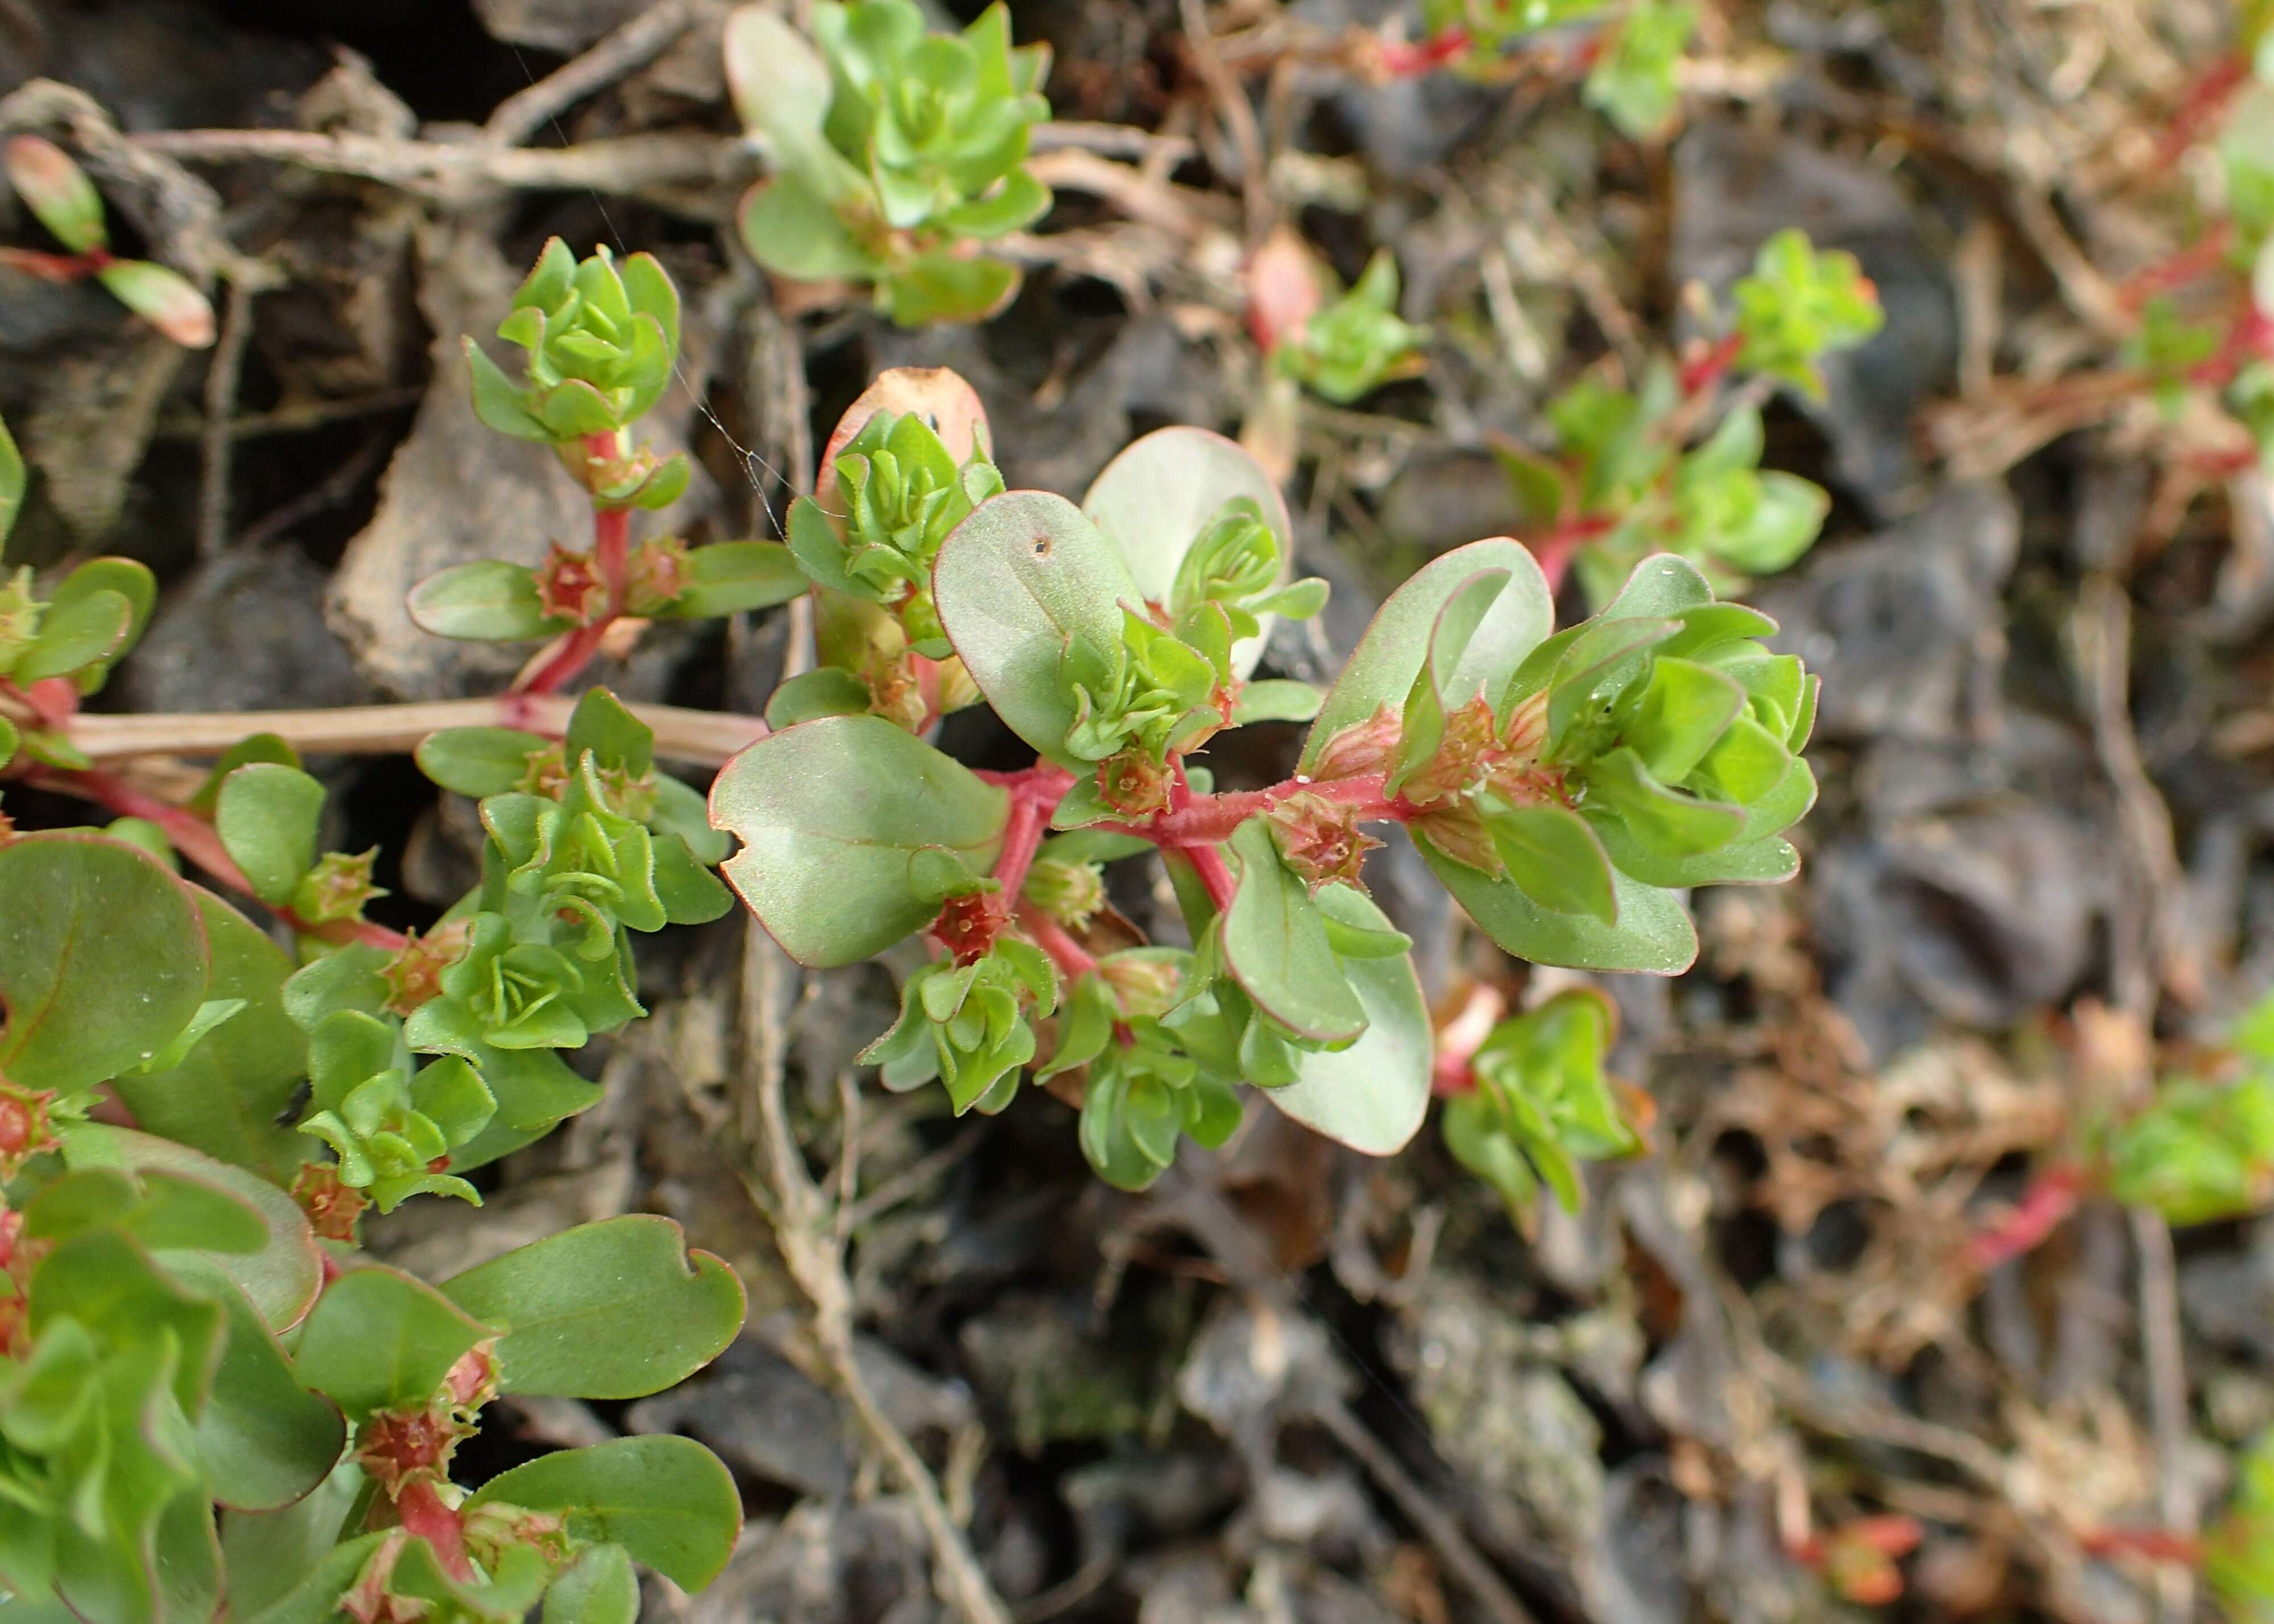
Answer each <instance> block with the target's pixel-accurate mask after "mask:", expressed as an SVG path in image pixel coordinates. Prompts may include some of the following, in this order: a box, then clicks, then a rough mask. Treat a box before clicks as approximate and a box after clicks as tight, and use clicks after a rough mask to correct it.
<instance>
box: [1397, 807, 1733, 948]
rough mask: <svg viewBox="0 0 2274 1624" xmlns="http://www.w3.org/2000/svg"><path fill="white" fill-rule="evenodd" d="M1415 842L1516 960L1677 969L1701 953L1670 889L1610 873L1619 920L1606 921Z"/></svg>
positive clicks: (1459, 899) (1447, 884) (1482, 927)
mask: <svg viewBox="0 0 2274 1624" xmlns="http://www.w3.org/2000/svg"><path fill="white" fill-rule="evenodd" d="M1414 845H1416V846H1419V848H1420V851H1421V855H1422V857H1423V859H1424V860H1425V861H1427V863H1428V865H1429V868H1430V869H1431V871H1432V872H1433V873H1434V874H1435V875H1436V876H1437V879H1438V882H1439V883H1441V884H1442V885H1443V886H1444V888H1445V889H1446V890H1447V891H1450V892H1452V893H1453V900H1454V901H1456V902H1457V903H1459V904H1460V905H1461V906H1462V907H1463V908H1464V909H1465V910H1466V911H1467V914H1468V915H1469V917H1470V918H1471V919H1472V920H1474V921H1476V922H1477V928H1478V929H1480V930H1482V931H1483V932H1484V933H1485V934H1486V935H1487V936H1490V937H1491V938H1492V939H1493V940H1494V941H1495V942H1496V943H1498V944H1500V945H1501V947H1502V949H1503V950H1505V951H1508V952H1510V953H1511V954H1513V955H1515V956H1516V957H1517V958H1518V959H1529V960H1530V961H1531V962H1532V963H1533V964H1544V965H1562V966H1566V967H1568V968H1570V969H1574V970H1632V971H1640V972H1644V973H1647V974H1653V975H1678V974H1681V973H1682V972H1683V971H1684V970H1686V969H1688V968H1689V967H1690V964H1691V962H1692V961H1694V960H1695V959H1697V957H1698V931H1697V929H1696V927H1695V926H1693V925H1692V924H1691V923H1690V912H1689V910H1688V909H1686V908H1684V907H1683V906H1682V899H1681V898H1679V897H1677V896H1675V894H1674V893H1673V892H1672V891H1660V890H1659V889H1657V888H1656V887H1654V886H1649V885H1644V884H1641V883H1638V882H1637V881H1634V880H1630V879H1629V878H1627V876H1624V875H1623V874H1621V875H1614V876H1612V894H1613V896H1614V898H1615V900H1616V903H1617V912H1618V923H1617V924H1615V925H1606V924H1604V923H1603V922H1602V921H1600V919H1594V918H1590V917H1589V916H1587V915H1585V914H1557V913H1553V912H1550V911H1549V910H1548V909H1546V908H1543V907H1541V906H1540V905H1539V904H1538V903H1536V902H1534V901H1532V899H1531V898H1529V897H1526V896H1525V894H1524V892H1523V891H1522V890H1521V889H1519V888H1518V887H1517V886H1516V885H1515V884H1513V883H1510V882H1509V881H1507V880H1495V879H1492V878H1489V877H1487V876H1485V875H1482V874H1480V873H1479V872H1478V871H1477V870H1476V869H1474V868H1470V867H1469V866H1468V865H1467V864H1466V863H1461V862H1456V861H1453V860H1452V859H1451V858H1449V857H1446V856H1444V855H1442V854H1441V853H1438V852H1437V851H1436V850H1434V848H1433V847H1432V846H1430V845H1429V842H1428V841H1427V838H1421V839H1417V840H1416V841H1415V842H1414Z"/></svg>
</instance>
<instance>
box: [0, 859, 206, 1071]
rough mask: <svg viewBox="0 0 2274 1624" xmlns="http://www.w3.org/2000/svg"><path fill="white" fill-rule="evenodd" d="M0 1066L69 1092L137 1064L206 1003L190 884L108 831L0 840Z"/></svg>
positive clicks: (202, 936)
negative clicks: (4, 901)
mask: <svg viewBox="0 0 2274 1624" xmlns="http://www.w3.org/2000/svg"><path fill="white" fill-rule="evenodd" d="M0 897H5V898H8V899H9V906H6V907H4V908H0V1008H4V1009H5V1010H6V1011H7V1022H6V1025H5V1026H0V1073H4V1074H5V1075H6V1076H7V1077H8V1078H9V1079H11V1081H13V1082H14V1083H15V1084H16V1085H17V1086H19V1087H24V1088H52V1089H55V1090H56V1091H57V1092H59V1093H63V1094H72V1093H75V1092H76V1091H78V1090H79V1089H82V1088H90V1087H93V1086H94V1085H95V1084H97V1083H100V1082H102V1081H104V1080H106V1079H109V1078H112V1077H116V1076H117V1075H118V1074H119V1073H120V1072H122V1071H126V1070H128V1069H129V1068H130V1067H132V1066H136V1065H139V1064H141V1063H142V1062H144V1061H146V1060H147V1059H149V1058H150V1057H151V1056H154V1055H155V1054H157V1053H158V1052H159V1050H161V1049H163V1048H164V1047H165V1046H166V1044H167V1042H168V1041H170V1040H171V1039H172V1037H173V1036H174V1034H176V1033H177V1032H179V1031H180V1030H181V1029H182V1028H183V1027H184V1026H186V1025H188V1024H189V1021H190V1019H191V1018H192V1016H194V1015H195V1014H196V1013H197V1012H198V1006H199V1005H200V1004H202V1003H203V1002H204V999H205V988H206V978H207V964H208V959H207V944H206V933H205V927H204V925H203V923H202V922H201V921H200V916H199V913H198V908H197V905H196V903H195V902H194V901H193V900H192V893H191V891H190V888H189V887H188V886H186V885H184V883H182V882H181V881H180V880H177V879H176V878H175V877H174V876H172V875H171V874H169V873H168V872H167V871H166V870H165V869H164V868H161V867H159V866H158V864H157V863H155V862H154V861H151V859H150V858H149V857H148V856H147V855H146V854H145V853H141V852H139V851H138V850H136V849H135V848H134V847H132V846H124V845H122V844H120V843H119V842H117V841H115V840H105V839H102V838H96V837H91V836H87V835H76V834H30V835H21V836H19V837H18V838H15V839H13V840H11V841H8V842H6V843H5V844H4V845H0Z"/></svg>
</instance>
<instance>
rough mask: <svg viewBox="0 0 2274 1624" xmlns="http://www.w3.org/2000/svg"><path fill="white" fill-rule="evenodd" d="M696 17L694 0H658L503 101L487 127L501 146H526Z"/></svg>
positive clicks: (665, 45)
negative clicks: (578, 53) (568, 111)
mask: <svg viewBox="0 0 2274 1624" xmlns="http://www.w3.org/2000/svg"><path fill="white" fill-rule="evenodd" d="M694 20H695V13H694V11H693V10H692V9H691V8H690V7H689V4H688V0H656V3H655V4H652V5H651V6H649V7H648V9H647V10H645V11H642V12H640V13H639V14H638V15H637V16H636V17H634V18H633V19H631V21H629V22H628V23H626V24H625V25H624V26H622V27H621V28H618V29H617V30H616V31H615V32H614V33H613V34H609V35H607V36H606V38H605V39H602V40H601V41H599V43H598V44H596V45H594V46H593V47H592V48H591V49H590V50H587V51H586V52H585V53H584V55H583V56H578V57H576V59H575V60H574V61H572V62H569V63H565V64H562V65H561V66H560V67H558V68H555V69H554V70H553V71H552V72H550V73H548V74H546V76H545V77H544V78H543V79H538V81H537V83H535V84H534V85H531V86H529V88H527V89H526V90H517V91H516V92H514V94H511V95H509V96H508V97H507V98H506V99H505V100H504V101H502V102H499V103H498V104H497V106H496V107H494V108H493V109H490V116H489V121H488V122H487V123H486V124H484V125H483V126H482V133H483V134H485V135H486V136H488V137H489V138H490V139H492V140H493V141H496V142H498V143H499V144H500V145H501V146H506V147H518V146H520V145H521V143H522V142H523V141H525V140H527V139H529V138H530V137H531V136H532V135H535V134H536V133H537V132H538V131H539V130H542V129H543V128H544V127H545V126H546V124H549V123H551V122H552V121H553V119H554V118H555V117H558V116H559V115H561V113H563V112H566V111H567V110H568V109H569V108H571V107H574V106H575V105H576V103H577V102H582V101H583V100H584V98H585V97H586V96H589V95H592V94H596V93H597V92H599V91H602V90H606V88H607V87H608V86H611V85H613V84H614V83H615V82H616V81H617V80H618V79H621V78H623V76H624V75H625V74H627V73H629V72H630V71H632V70H633V69H635V68H638V67H643V66H644V65H646V64H648V63H650V62H652V61H654V60H655V58H656V57H658V56H661V55H662V54H663V52H664V51H665V50H666V49H667V48H668V47H669V46H670V45H671V44H672V42H673V41H675V40H677V39H678V38H679V36H680V35H681V34H685V33H686V32H687V29H688V26H689V24H691V23H693V22H694Z"/></svg>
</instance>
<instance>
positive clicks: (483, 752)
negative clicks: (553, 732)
mask: <svg viewBox="0 0 2274 1624" xmlns="http://www.w3.org/2000/svg"><path fill="white" fill-rule="evenodd" d="M552 748H553V741H551V740H549V739H546V738H544V737H542V736H540V735H538V734H537V733H523V732H522V731H521V730H520V729H519V728H517V727H446V728H444V729H442V730H441V731H440V733H428V734H427V735H426V736H425V738H424V739H421V740H420V741H418V749H417V750H416V751H415V752H414V757H415V759H416V760H417V761H418V771H421V772H423V773H425V775H426V776H427V777H428V778H432V779H433V781H434V782H435V783H437V784H439V785H440V786H442V787H443V788H444V789H447V790H454V791H456V793H459V794H461V795H470V796H471V797H472V798H473V799H474V800H476V801H480V800H482V799H483V798H485V797H486V796H490V795H503V794H508V793H511V792H513V791H515V790H517V789H519V788H520V787H521V786H522V784H523V780H525V779H526V778H528V776H529V758H530V756H531V755H533V754H535V753H536V752H538V751H540V750H542V751H550V750H551V749H552Z"/></svg>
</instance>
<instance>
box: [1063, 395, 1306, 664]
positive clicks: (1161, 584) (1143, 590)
mask: <svg viewBox="0 0 2274 1624" xmlns="http://www.w3.org/2000/svg"><path fill="white" fill-rule="evenodd" d="M1242 497H1245V498H1246V499H1247V500H1250V501H1253V502H1254V503H1255V504H1256V505H1257V506H1258V507H1259V508H1261V509H1262V510H1263V522H1264V523H1265V524H1267V525H1268V526H1269V527H1270V530H1271V533H1272V534H1273V535H1275V536H1276V537H1277V538H1279V546H1280V552H1281V554H1282V555H1283V557H1284V558H1285V559H1287V560H1289V563H1288V565H1287V567H1286V568H1283V569H1282V571H1281V573H1280V580H1281V582H1282V583H1283V584H1284V582H1285V580H1286V578H1287V575H1288V574H1289V572H1290V571H1291V568H1292V560H1293V557H1294V553H1295V527H1294V524H1293V522H1292V521H1291V520H1290V519H1289V518H1288V516H1287V502H1286V499H1285V498H1284V497H1283V496H1282V495H1281V494H1280V493H1279V485H1278V482H1277V481H1276V480H1275V479H1273V478H1272V477H1271V476H1270V474H1269V472H1267V471H1266V470H1265V469H1264V467H1263V465H1262V464H1261V463H1260V462H1257V461H1256V460H1255V459H1254V457H1253V456H1251V455H1248V453H1247V452H1246V450H1245V449H1243V448H1242V447H1240V446H1239V444H1237V443H1236V442H1235V441H1232V440H1226V439H1225V438H1224V436H1223V435H1221V434H1217V433H1213V432H1210V431H1209V430H1207V429H1196V428H1185V427H1172V428H1165V429H1156V430H1154V431H1153V432H1151V433H1150V434H1148V435H1146V436H1144V437H1143V438H1142V439H1141V440H1137V441H1136V442H1135V443H1133V444H1132V445H1131V446H1130V447H1128V448H1127V449H1126V450H1125V451H1123V452H1122V453H1121V455H1118V456H1117V457H1115V458H1114V459H1113V461H1111V462H1108V463H1107V464H1106V465H1105V470H1104V471H1103V473H1101V474H1099V475H1098V476H1097V477H1096V479H1094V480H1092V481H1091V482H1090V486H1089V489H1088V491H1087V492H1084V493H1083V496H1082V499H1081V510H1082V512H1083V514H1084V515H1087V516H1088V519H1089V522H1090V523H1092V524H1095V525H1096V527H1097V528H1098V530H1100V531H1101V532H1102V533H1103V535H1104V536H1105V538H1107V539H1108V540H1109V541H1111V542H1112V543H1113V545H1115V546H1116V547H1117V548H1118V549H1119V551H1120V553H1121V556H1122V559H1123V560H1124V561H1125V562H1126V563H1127V565H1128V566H1129V575H1130V579H1131V580H1133V581H1134V582H1135V583H1136V586H1137V596H1138V597H1140V598H1144V599H1145V600H1146V601H1148V602H1149V603H1156V604H1166V603H1168V601H1169V598H1170V593H1171V589H1173V588H1174V587H1175V585H1176V582H1177V569H1178V566H1179V565H1181V564H1182V563H1183V562H1184V561H1185V554H1186V553H1188V552H1190V551H1191V550H1192V545H1193V542H1194V541H1196V540H1198V539H1199V538H1200V535H1201V531H1202V530H1206V529H1207V528H1208V524H1209V521H1210V520H1212V519H1214V518H1215V517H1216V515H1217V514H1218V513H1220V512H1222V511H1223V509H1224V504H1225V503H1226V502H1229V501H1232V500H1236V499H1239V498H1242ZM1270 629H1271V628H1270V622H1269V618H1268V617H1267V618H1266V619H1265V620H1264V623H1263V628H1262V630H1261V631H1260V632H1258V633H1257V635H1255V636H1254V637H1249V638H1244V639H1242V640H1241V641H1240V642H1239V643H1236V644H1234V645H1233V647H1232V673H1233V674H1234V675H1235V676H1240V677H1245V676H1246V675H1247V674H1248V673H1250V672H1252V671H1254V669H1255V663H1256V661H1257V660H1258V659H1260V658H1262V654H1263V643H1264V641H1265V639H1266V638H1267V637H1268V636H1269V635H1270Z"/></svg>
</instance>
